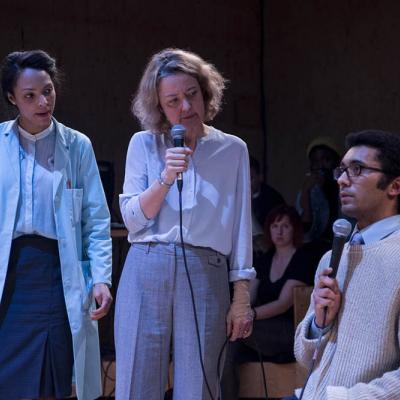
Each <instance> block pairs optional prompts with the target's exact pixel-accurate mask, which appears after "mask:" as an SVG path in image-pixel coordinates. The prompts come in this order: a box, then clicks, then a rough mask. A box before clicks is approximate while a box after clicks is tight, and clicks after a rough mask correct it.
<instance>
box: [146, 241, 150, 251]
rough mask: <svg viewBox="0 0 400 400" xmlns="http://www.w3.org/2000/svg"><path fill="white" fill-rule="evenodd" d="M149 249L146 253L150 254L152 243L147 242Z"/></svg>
mask: <svg viewBox="0 0 400 400" xmlns="http://www.w3.org/2000/svg"><path fill="white" fill-rule="evenodd" d="M146 244H147V249H146V253H147V254H149V252H150V247H151V242H147V243H146Z"/></svg>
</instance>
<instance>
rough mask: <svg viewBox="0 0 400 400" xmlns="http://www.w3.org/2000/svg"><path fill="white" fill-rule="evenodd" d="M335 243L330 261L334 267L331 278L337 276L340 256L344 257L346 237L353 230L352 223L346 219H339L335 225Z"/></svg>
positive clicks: (331, 266)
mask: <svg viewBox="0 0 400 400" xmlns="http://www.w3.org/2000/svg"><path fill="white" fill-rule="evenodd" d="M332 230H333V243H332V254H331V260H330V263H329V268H332V272H331V273H330V275H329V277H330V278H336V273H337V270H338V267H339V262H340V258H341V257H342V252H343V247H344V244H345V243H346V239H347V237H348V236H349V234H350V232H351V224H350V222H349V221H347V220H346V219H337V220H336V221H335V222H334V224H333V226H332Z"/></svg>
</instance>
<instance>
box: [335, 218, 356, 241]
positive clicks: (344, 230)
mask: <svg viewBox="0 0 400 400" xmlns="http://www.w3.org/2000/svg"><path fill="white" fill-rule="evenodd" d="M351 229H352V227H351V223H350V222H349V221H347V219H344V218H341V219H337V220H336V221H335V222H334V224H333V226H332V230H333V234H334V235H335V236H339V237H342V238H347V236H349V235H350V232H351Z"/></svg>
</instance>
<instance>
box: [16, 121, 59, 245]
mask: <svg viewBox="0 0 400 400" xmlns="http://www.w3.org/2000/svg"><path fill="white" fill-rule="evenodd" d="M18 131H19V143H20V157H19V159H20V171H21V190H20V198H19V202H18V209H17V218H16V225H15V229H14V234H13V238H14V239H15V238H17V237H19V236H22V235H29V234H35V235H40V236H44V237H47V238H49V239H56V238H57V232H56V224H55V219H54V206H53V170H54V149H55V140H56V135H55V129H54V124H53V122H52V123H51V125H50V126H49V127H48V128H47V129H45V130H44V131H42V132H40V133H37V134H36V135H31V134H30V133H29V132H27V131H25V130H24V129H22V128H21V127H20V126H18Z"/></svg>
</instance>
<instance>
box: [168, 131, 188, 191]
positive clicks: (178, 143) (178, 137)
mask: <svg viewBox="0 0 400 400" xmlns="http://www.w3.org/2000/svg"><path fill="white" fill-rule="evenodd" d="M185 133H186V128H185V127H184V126H183V125H180V124H177V125H174V126H173V127H172V128H171V135H172V139H173V141H174V147H184V146H185V144H184V141H185ZM176 184H177V185H178V190H179V191H182V187H183V177H182V172H178V176H177V178H176Z"/></svg>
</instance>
